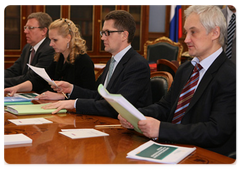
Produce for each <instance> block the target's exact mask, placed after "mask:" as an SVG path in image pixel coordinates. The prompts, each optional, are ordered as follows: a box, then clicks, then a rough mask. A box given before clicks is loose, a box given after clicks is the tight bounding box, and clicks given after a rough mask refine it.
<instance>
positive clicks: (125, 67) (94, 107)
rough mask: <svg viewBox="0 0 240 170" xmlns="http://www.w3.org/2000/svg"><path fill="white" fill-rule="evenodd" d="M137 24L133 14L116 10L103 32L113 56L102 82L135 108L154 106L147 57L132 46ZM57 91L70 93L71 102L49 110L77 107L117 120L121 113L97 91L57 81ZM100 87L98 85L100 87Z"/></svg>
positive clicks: (57, 105)
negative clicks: (152, 104)
mask: <svg viewBox="0 0 240 170" xmlns="http://www.w3.org/2000/svg"><path fill="white" fill-rule="evenodd" d="M135 29H136V24H135V21H134V18H133V17H132V15H131V14H129V13H128V12H126V11H122V10H116V11H112V12H110V13H108V14H107V15H106V17H105V21H104V25H103V28H102V31H101V32H100V34H101V36H102V38H101V39H102V40H103V44H104V46H105V51H107V52H109V53H111V54H112V57H111V60H109V61H108V63H107V65H106V67H105V69H104V71H103V73H102V75H101V76H100V77H99V81H98V82H99V83H101V84H103V85H104V86H105V87H106V88H107V90H108V91H109V92H110V93H114V94H122V95H123V96H124V97H125V98H126V99H127V100H128V101H129V102H131V103H132V104H133V105H134V106H135V107H137V108H138V107H141V106H148V105H149V104H151V89H150V88H151V87H150V68H149V66H148V62H147V60H146V59H144V57H143V56H141V55H140V54H138V53H137V52H136V51H135V50H134V49H133V48H132V46H131V42H132V41H133V37H134V33H135ZM56 84H57V85H58V87H59V88H56V89H54V90H56V91H59V92H60V91H61V92H62V91H63V92H64V93H69V94H70V96H69V97H70V100H66V101H59V102H57V103H53V104H49V105H48V106H46V107H45V108H57V109H56V110H55V111H54V112H53V113H57V112H58V111H59V110H60V109H62V108H66V109H73V108H76V112H77V113H78V114H92V115H101V116H108V117H113V118H117V115H118V113H117V112H116V111H115V110H114V109H113V108H112V107H111V106H110V105H109V104H108V103H107V101H105V100H104V99H103V98H102V97H101V96H100V95H99V94H98V92H97V90H95V91H90V90H87V89H83V88H80V87H78V86H75V85H72V84H69V83H67V82H63V81H59V82H56ZM97 86H98V84H97ZM71 99H75V100H71Z"/></svg>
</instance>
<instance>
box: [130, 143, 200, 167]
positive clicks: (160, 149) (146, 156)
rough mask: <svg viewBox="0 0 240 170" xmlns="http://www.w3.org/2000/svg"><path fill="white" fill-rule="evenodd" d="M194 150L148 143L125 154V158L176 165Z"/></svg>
mask: <svg viewBox="0 0 240 170" xmlns="http://www.w3.org/2000/svg"><path fill="white" fill-rule="evenodd" d="M194 150H196V148H195V147H193V148H188V147H180V146H174V145H165V144H160V143H156V142H153V141H148V142H146V143H144V144H142V145H141V146H139V147H137V148H136V149H134V150H132V151H131V152H129V153H128V154H127V158H133V159H140V160H146V161H153V162H158V163H169V164H176V163H179V162H180V161H181V160H183V159H184V158H185V157H186V156H188V155H189V154H190V153H192V152H193V151H194Z"/></svg>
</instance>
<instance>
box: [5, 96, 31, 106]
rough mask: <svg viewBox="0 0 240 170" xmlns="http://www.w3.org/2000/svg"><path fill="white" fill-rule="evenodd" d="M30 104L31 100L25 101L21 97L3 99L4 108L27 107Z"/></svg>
mask: <svg viewBox="0 0 240 170" xmlns="http://www.w3.org/2000/svg"><path fill="white" fill-rule="evenodd" d="M28 104H32V102H31V99H26V98H23V97H20V96H18V97H4V106H7V105H28Z"/></svg>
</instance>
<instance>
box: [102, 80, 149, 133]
mask: <svg viewBox="0 0 240 170" xmlns="http://www.w3.org/2000/svg"><path fill="white" fill-rule="evenodd" d="M98 92H99V94H100V95H101V96H102V97H103V98H104V99H105V100H106V101H107V102H108V103H109V104H110V105H111V106H112V107H113V108H114V109H115V110H116V111H117V112H118V113H119V114H120V115H121V116H122V117H123V118H124V119H126V120H127V121H128V122H129V123H131V124H132V125H133V126H134V130H136V131H137V132H139V133H142V131H141V130H140V129H139V128H138V121H139V120H145V119H146V118H145V116H144V115H143V114H142V113H141V112H139V111H138V110H137V109H136V108H135V107H134V106H133V105H132V104H131V103H130V102H129V101H128V100H127V99H125V98H124V97H123V96H122V95H121V94H111V93H109V92H108V91H107V89H106V88H105V87H104V86H103V85H102V84H100V85H99V86H98Z"/></svg>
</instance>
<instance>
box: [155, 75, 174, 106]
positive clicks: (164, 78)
mask: <svg viewBox="0 0 240 170" xmlns="http://www.w3.org/2000/svg"><path fill="white" fill-rule="evenodd" d="M150 81H151V90H152V102H153V103H155V102H157V101H159V100H160V99H161V98H162V97H163V96H164V95H165V94H166V93H167V91H168V90H169V88H170V87H171V84H172V82H173V77H172V75H171V74H170V73H168V72H165V71H156V72H152V73H151V77H150Z"/></svg>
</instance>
